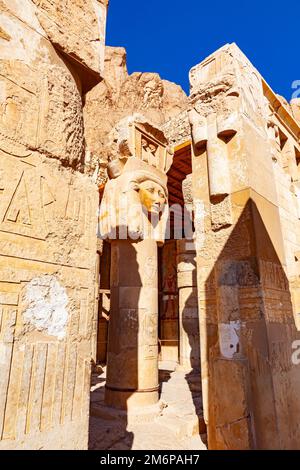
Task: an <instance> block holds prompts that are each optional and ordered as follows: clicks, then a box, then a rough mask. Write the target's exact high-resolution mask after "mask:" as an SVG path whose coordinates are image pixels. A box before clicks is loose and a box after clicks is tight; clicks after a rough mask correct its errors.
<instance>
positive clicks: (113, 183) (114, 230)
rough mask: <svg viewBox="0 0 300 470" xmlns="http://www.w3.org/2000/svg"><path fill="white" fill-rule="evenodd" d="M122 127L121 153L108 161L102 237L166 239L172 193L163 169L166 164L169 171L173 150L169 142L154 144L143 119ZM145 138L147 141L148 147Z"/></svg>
mask: <svg viewBox="0 0 300 470" xmlns="http://www.w3.org/2000/svg"><path fill="white" fill-rule="evenodd" d="M128 123H129V125H128ZM124 125H128V128H127V129H124V127H122V126H124ZM122 126H121V127H119V129H120V133H119V138H118V139H117V142H118V144H117V148H118V150H119V152H120V156H119V158H116V156H115V157H114V158H112V159H111V161H110V163H109V164H108V175H109V177H110V180H109V181H108V183H107V184H106V187H105V190H104V195H103V199H102V202H101V208H100V224H99V228H100V236H101V237H102V238H109V239H117V238H121V239H127V238H128V237H129V238H131V239H132V240H139V239H145V238H149V237H150V238H152V237H153V238H154V239H156V240H157V241H158V242H162V241H163V240H164V234H165V230H166V224H167V220H168V205H167V198H168V192H167V185H166V183H167V178H166V175H165V172H163V171H161V169H160V168H161V166H162V165H163V167H164V168H165V171H166V169H167V168H168V165H169V164H170V163H169V162H167V156H168V157H169V156H170V153H169V152H168V150H167V148H166V145H163V144H158V143H157V144H154V143H152V142H153V141H154V138H153V137H152V136H145V135H144V134H145V133H144V130H143V131H142V130H141V129H140V123H139V122H138V123H137V125H136V126H133V124H132V121H130V120H128V119H127V120H125V121H123V124H122ZM150 128H151V126H150V127H149V129H150ZM130 132H132V133H133V135H134V136H135V139H136V140H135V142H133V141H132V140H131V137H130ZM142 132H143V133H142ZM157 133H158V131H156V134H157ZM154 135H155V134H154ZM146 138H147V140H146ZM143 140H144V141H147V144H145V145H144V146H143V143H142V142H143ZM151 145H153V147H151ZM151 148H152V152H151ZM133 152H134V155H135V156H132V154H133Z"/></svg>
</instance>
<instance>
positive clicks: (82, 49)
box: [32, 0, 108, 74]
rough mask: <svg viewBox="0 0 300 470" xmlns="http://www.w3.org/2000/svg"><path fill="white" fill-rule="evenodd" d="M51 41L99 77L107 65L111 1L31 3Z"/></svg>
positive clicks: (39, 1) (49, 0) (51, 0)
mask: <svg viewBox="0 0 300 470" xmlns="http://www.w3.org/2000/svg"><path fill="white" fill-rule="evenodd" d="M32 1H33V3H34V4H35V5H36V6H37V7H38V8H37V10H36V16H37V18H38V20H39V23H40V25H41V26H42V28H43V30H44V31H45V33H46V35H47V37H48V38H49V40H50V41H51V42H52V44H54V45H55V46H57V47H58V48H59V49H60V50H61V51H63V52H64V53H66V54H67V55H68V56H69V58H73V59H75V60H76V61H77V62H78V63H79V64H81V65H83V66H84V67H86V68H87V69H88V70H87V72H88V73H91V71H92V72H95V73H96V74H99V71H102V69H103V65H104V51H105V48H104V42H105V25H106V7H107V4H108V0H72V1H69V0H60V1H59V2H57V0H32Z"/></svg>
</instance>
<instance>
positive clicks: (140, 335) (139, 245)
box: [100, 116, 171, 410]
mask: <svg viewBox="0 0 300 470" xmlns="http://www.w3.org/2000/svg"><path fill="white" fill-rule="evenodd" d="M157 139H159V140H157ZM116 143H117V144H116ZM166 144H167V141H166V139H165V137H164V135H163V134H162V132H161V131H159V130H158V129H155V128H153V127H152V126H150V125H149V124H148V123H147V122H146V121H144V119H143V118H142V119H141V117H137V116H131V117H129V118H125V119H124V120H122V121H120V123H119V124H118V126H117V127H116V129H115V130H113V132H112V143H111V149H112V152H114V151H115V152H116V154H115V155H112V156H110V161H109V163H108V176H109V178H110V180H109V181H108V182H107V183H106V186H105V190H104V194H103V199H102V201H101V208H100V234H101V237H102V238H103V237H105V238H106V239H108V240H109V241H110V243H111V283H110V284H111V308H110V324H109V333H108V353H107V383H106V394H105V401H106V403H107V405H109V406H112V407H115V408H120V409H127V410H129V409H132V408H133V409H134V408H136V407H137V408H138V407H142V406H146V405H153V404H155V403H156V402H157V401H158V274H157V271H158V270H157V263H158V261H157V246H158V244H162V243H163V242H164V237H165V232H166V224H167V220H168V214H169V212H168V203H167V201H168V191H167V176H166V173H167V171H168V170H169V168H170V165H171V159H170V153H169V152H168V150H167V146H166Z"/></svg>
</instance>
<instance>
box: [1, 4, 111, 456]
mask: <svg viewBox="0 0 300 470" xmlns="http://www.w3.org/2000/svg"><path fill="white" fill-rule="evenodd" d="M105 12H106V10H105V5H104V4H103V3H102V2H98V1H96V0H95V1H79V0H77V1H72V2H68V1H61V2H57V1H37V0H35V1H34V2H32V1H30V0H22V2H18V1H15V0H0V212H1V222H0V253H1V260H0V318H1V322H0V362H1V379H0V449H3V448H5V449H22V448H23V449H24V448H25V449H31V448H32V449H37V448H38V449H84V448H86V447H87V441H88V409H89V380H90V364H91V359H92V357H94V356H93V348H94V347H95V334H96V322H95V312H96V310H95V302H96V298H95V296H96V291H95V280H96V279H97V274H96V268H95V266H96V259H97V254H96V245H97V239H96V227H97V215H96V214H97V206H98V191H97V187H96V185H95V184H94V183H93V182H92V181H91V179H90V178H88V176H86V175H84V174H83V166H84V155H85V136H84V125H83V92H84V87H85V83H84V82H83V81H82V73H83V72H82V70H83V69H84V70H85V72H84V73H85V77H86V81H87V82H90V83H92V82H95V81H97V82H99V81H100V80H101V49H103V48H104V37H103V34H104V28H105ZM75 17H76V18H77V19H79V18H81V21H73V18H75ZM99 38H100V39H99ZM94 40H95V41H94ZM53 44H54V45H55V47H54V46H53ZM90 77H92V79H90Z"/></svg>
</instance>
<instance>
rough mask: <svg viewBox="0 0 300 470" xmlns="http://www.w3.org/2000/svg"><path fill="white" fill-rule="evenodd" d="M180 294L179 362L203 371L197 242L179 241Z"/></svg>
mask: <svg viewBox="0 0 300 470" xmlns="http://www.w3.org/2000/svg"><path fill="white" fill-rule="evenodd" d="M177 283H178V293H179V363H180V366H182V367H183V368H184V369H185V370H187V371H190V370H199V369H200V338H199V318H198V296H197V269H196V252H195V247H194V243H193V242H191V241H188V240H185V239H183V240H178V241H177Z"/></svg>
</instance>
